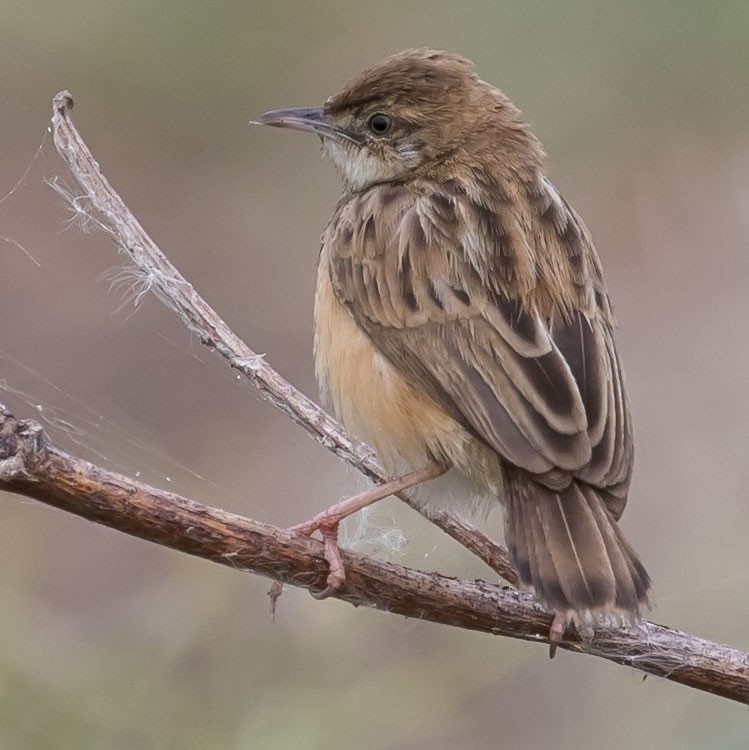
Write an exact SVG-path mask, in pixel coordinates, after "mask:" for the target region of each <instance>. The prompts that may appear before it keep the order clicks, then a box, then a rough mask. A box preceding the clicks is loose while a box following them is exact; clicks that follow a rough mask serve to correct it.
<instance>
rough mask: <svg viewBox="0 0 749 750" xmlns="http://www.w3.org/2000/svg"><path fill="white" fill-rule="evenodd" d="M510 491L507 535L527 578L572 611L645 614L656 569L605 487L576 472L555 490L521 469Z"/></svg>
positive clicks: (550, 601) (579, 616) (551, 602)
mask: <svg viewBox="0 0 749 750" xmlns="http://www.w3.org/2000/svg"><path fill="white" fill-rule="evenodd" d="M506 491H507V497H506V500H507V503H506V511H505V537H506V541H507V545H508V547H509V550H510V555H511V557H512V560H513V563H514V565H515V568H516V570H517V572H518V575H519V577H520V581H521V583H522V584H523V585H524V586H526V587H529V588H532V589H533V591H534V593H535V595H536V596H537V598H538V599H539V600H540V601H542V602H543V603H544V604H546V605H547V606H548V607H550V608H551V609H553V610H554V611H555V612H557V613H560V614H564V615H566V616H567V618H569V619H574V620H577V621H581V620H586V619H587V618H588V613H590V614H591V615H593V616H596V615H601V614H608V613H618V614H621V615H624V616H625V617H627V618H628V619H630V620H631V619H637V618H638V617H639V615H640V607H641V606H643V605H647V603H648V589H649V588H650V576H649V575H648V574H647V571H646V570H645V568H644V566H643V564H642V563H641V562H640V560H639V558H638V556H637V553H636V552H635V551H634V550H633V549H632V547H631V546H630V544H629V542H628V541H627V540H626V539H625V538H624V535H623V534H622V532H621V531H620V530H619V526H618V525H617V523H616V520H615V519H614V517H613V516H612V515H611V513H610V511H609V510H608V509H607V507H606V503H605V502H604V496H603V494H602V491H600V490H598V489H596V488H594V487H591V486H590V485H587V484H585V483H583V482H579V481H576V480H575V481H573V482H571V484H570V485H569V486H568V487H567V488H566V489H564V490H561V491H554V490H552V489H549V488H548V487H545V486H543V485H540V484H537V483H536V482H534V481H532V480H531V479H530V478H526V477H519V476H515V477H512V478H511V479H510V481H509V482H508V486H507V487H506Z"/></svg>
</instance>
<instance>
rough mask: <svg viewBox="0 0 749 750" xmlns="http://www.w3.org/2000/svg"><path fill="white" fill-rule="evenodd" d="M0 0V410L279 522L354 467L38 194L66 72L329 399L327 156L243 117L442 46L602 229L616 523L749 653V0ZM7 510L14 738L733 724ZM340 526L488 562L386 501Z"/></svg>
mask: <svg viewBox="0 0 749 750" xmlns="http://www.w3.org/2000/svg"><path fill="white" fill-rule="evenodd" d="M1 15H2V20H1V22H0V98H1V100H2V113H0V196H4V195H6V194H7V193H9V192H11V191H12V192H11V194H10V195H8V196H7V197H6V199H5V200H4V201H3V202H2V203H0V316H1V317H0V320H2V334H1V335H0V401H4V402H6V403H7V404H8V405H9V406H10V407H11V408H12V409H13V410H14V412H15V413H16V414H17V415H18V416H19V417H35V418H38V419H42V420H43V421H44V423H45V425H46V427H47V429H48V432H49V434H50V435H51V437H52V438H53V439H54V440H55V441H56V443H57V444H59V445H61V446H63V447H66V448H69V449H72V450H75V451H76V452H78V453H80V454H82V455H85V456H87V457H89V458H91V459H92V460H95V461H98V462H100V463H103V464H104V465H106V466H108V467H112V468H115V469H117V470H120V471H123V472H126V473H129V474H136V473H138V474H139V476H140V477H141V478H143V479H145V480H147V481H149V482H151V483H154V484H157V485H159V486H162V487H168V488H170V489H173V490H175V491H178V492H181V493H183V494H186V495H188V496H191V497H195V498H196V499H199V500H202V501H204V502H208V503H210V504H214V505H218V506H221V507H224V508H228V509H231V510H235V511H238V512H241V513H245V514H248V515H250V516H253V517H255V518H258V519H260V520H264V521H270V522H273V523H277V524H291V523H293V522H296V521H300V520H303V519H305V518H307V517H308V516H310V515H311V514H312V513H313V512H314V511H316V510H318V509H321V508H323V507H325V506H327V505H328V504H329V503H330V502H331V501H334V500H336V499H338V498H340V497H343V496H345V495H347V494H349V493H351V492H352V491H355V490H358V489H360V488H361V487H362V486H363V485H362V480H361V479H360V478H359V477H358V476H357V475H356V474H355V473H354V472H352V471H349V470H347V469H346V468H345V467H344V466H343V465H342V464H341V463H340V462H339V461H337V460H335V459H334V458H333V457H332V456H331V455H330V454H328V453H327V452H326V451H325V450H324V449H322V448H321V447H319V446H317V445H315V444H314V443H313V442H312V441H310V440H309V439H308V438H307V437H306V436H305V435H304V434H303V433H302V432H301V431H300V430H299V429H295V428H294V427H293V426H292V425H291V424H290V423H289V422H288V420H286V419H285V418H284V417H283V416H281V415H280V414H279V413H277V412H275V411H273V410H272V409H271V408H270V407H268V406H267V405H265V404H263V403H262V402H260V400H259V399H258V398H257V396H256V395H255V394H254V393H253V392H251V391H250V390H249V389H248V388H247V387H246V386H244V385H243V384H242V383H241V382H238V381H237V379H236V376H235V375H234V374H233V373H231V372H230V371H229V370H228V368H227V367H226V366H225V364H224V363H223V362H222V361H219V360H218V358H217V357H216V356H215V355H212V354H211V353H210V352H208V351H207V350H205V349H203V348H202V347H200V345H199V344H198V343H197V342H196V341H194V340H191V338H190V336H189V335H188V334H187V333H186V332H185V330H184V329H183V328H182V326H181V325H180V324H179V323H178V322H176V319H175V318H174V316H173V315H172V314H171V313H170V312H169V311H167V310H165V309H163V308H162V307H161V305H160V304H159V303H158V302H156V301H155V300H154V299H153V298H151V297H149V296H148V295H146V296H145V297H144V298H143V299H142V302H141V304H139V305H138V307H137V308H135V307H133V305H132V304H127V303H126V300H127V290H128V285H127V280H125V282H124V284H125V286H124V287H122V286H120V287H118V286H117V285H116V284H115V288H114V289H113V290H112V291H109V286H110V281H108V280H107V279H111V274H110V275H109V276H107V277H106V278H104V279H102V278H101V275H102V274H103V273H105V272H107V271H108V270H110V269H112V268H115V269H116V268H117V266H118V264H119V263H121V259H119V258H118V257H117V256H116V249H115V247H114V245H113V244H112V242H111V241H110V239H109V238H108V237H107V236H105V235H104V234H102V233H101V232H99V233H97V232H96V231H94V232H92V233H88V234H85V233H83V232H82V231H81V227H80V223H79V222H71V221H70V220H71V213H70V211H69V209H68V207H67V206H66V205H65V203H64V201H62V200H61V199H60V197H59V196H58V195H56V194H55V193H54V192H53V191H52V190H50V188H49V187H48V186H47V185H46V184H45V183H44V180H45V178H52V177H54V176H55V175H59V176H60V177H61V178H63V179H66V173H65V169H64V167H63V166H62V163H61V161H60V160H59V159H58V157H57V155H56V154H55V153H54V149H53V147H52V145H51V143H50V142H49V139H48V138H47V140H46V141H44V138H45V132H46V127H47V120H48V116H49V111H50V102H51V98H52V96H53V94H54V93H55V92H56V91H58V90H59V89H61V88H64V87H67V88H69V89H70V90H71V91H72V93H73V95H74V97H75V99H76V105H77V106H76V109H75V117H76V119H77V122H78V125H79V127H80V128H81V130H82V132H83V134H84V136H85V137H86V138H87V140H88V142H89V144H90V145H91V147H92V148H93V150H94V152H95V154H96V156H97V157H98V158H99V160H100V161H101V164H102V167H103V168H104V170H105V172H106V174H107V175H108V177H109V178H110V179H111V180H112V182H113V183H114V184H115V186H116V187H117V188H118V189H119V190H120V191H121V193H122V195H123V196H124V198H125V200H126V201H128V203H129V205H130V207H131V208H132V209H133V210H134V211H135V213H136V215H137V216H138V217H139V218H140V220H141V222H142V223H143V225H144V226H145V227H146V228H147V229H148V230H149V231H150V232H151V233H152V236H153V237H154V238H155V239H156V240H157V241H158V242H159V243H160V244H161V246H162V248H163V249H164V250H165V251H166V252H167V254H168V255H169V256H170V257H171V259H172V260H173V261H174V262H175V263H176V264H177V266H178V267H179V268H180V269H181V270H182V272H183V273H184V274H185V275H186V276H187V277H188V278H189V279H190V280H191V281H192V282H193V283H194V284H195V286H196V287H197V288H198V289H199V290H200V291H201V292H202V293H203V294H204V295H205V297H206V298H207V299H208V300H209V301H210V302H211V303H212V304H213V305H214V306H215V307H216V308H217V309H218V311H219V312H221V313H222V314H223V315H224V316H225V318H226V320H227V321H228V322H229V323H230V324H231V325H233V326H234V327H235V329H236V330H237V332H238V333H239V334H240V335H242V336H243V337H245V338H246V340H247V341H248V343H249V344H250V345H251V346H253V347H254V348H255V349H256V350H257V351H260V352H265V353H267V356H268V359H269V361H270V362H271V363H272V364H273V365H274V366H275V367H276V368H278V369H279V370H280V371H281V372H282V373H284V374H285V375H286V376H287V377H288V378H289V379H290V380H291V381H292V382H294V383H295V384H296V385H298V386H299V387H301V388H302V389H303V390H304V391H306V392H308V393H310V394H315V393H316V389H315V385H314V380H313V374H312V366H311V309H312V293H313V285H314V268H315V261H316V254H317V248H318V237H319V234H320V232H321V230H322V228H323V227H324V224H325V222H326V220H327V217H328V216H329V214H330V211H331V208H332V206H333V204H334V202H335V200H336V197H337V194H338V180H337V176H336V175H335V173H334V170H333V167H332V165H331V164H330V163H329V162H325V163H321V161H320V158H319V151H318V147H317V145H316V142H315V141H314V139H311V138H309V137H302V136H300V135H295V134H290V133H279V132H278V131H272V130H263V129H260V128H252V127H250V126H248V125H247V121H248V120H249V119H250V118H251V117H254V116H256V115H257V114H259V113H260V112H262V111H263V110H265V109H269V108H272V107H278V106H283V105H292V104H315V103H319V102H321V101H322V100H324V98H325V97H327V96H328V95H329V94H330V93H332V92H333V91H335V90H336V89H337V88H338V87H339V86H340V85H341V84H342V83H343V82H344V81H345V80H346V79H347V78H349V77H350V76H352V75H353V74H355V73H356V72H358V71H359V70H360V69H361V68H362V67H364V66H366V65H368V64H370V63H372V62H374V61H376V60H377V59H379V58H380V57H382V56H383V55H385V54H387V53H390V52H393V51H396V50H399V49H402V48H404V47H408V46H418V45H429V46H434V47H439V48H448V49H451V50H455V51H459V52H461V53H463V54H464V55H466V56H468V57H471V58H473V59H474V60H475V61H476V63H477V65H478V70H479V72H480V74H481V75H482V77H484V78H486V79H488V80H490V81H492V82H495V83H497V84H498V85H500V86H502V87H503V88H504V89H505V90H506V91H507V92H508V93H509V94H510V95H511V96H512V97H513V98H514V100H515V101H516V102H517V103H518V104H519V105H520V106H521V107H522V108H523V110H524V111H525V113H526V116H527V118H528V119H529V121H530V122H531V123H532V125H533V126H534V129H535V131H536V133H537V134H538V135H539V136H540V137H541V139H542V140H543V141H544V143H545V146H546V148H547V151H548V152H549V154H550V174H551V177H552V179H554V181H555V182H556V183H557V185H558V186H559V187H560V189H561V190H562V192H563V193H564V195H565V196H566V197H567V198H568V199H569V200H570V201H571V202H572V203H573V204H574V205H575V206H576V207H577V209H578V210H579V211H580V212H581V213H582V215H583V216H584V217H585V219H586V221H587V222H588V224H589V226H590V227H591V229H592V231H593V233H594V236H595V237H596V239H597V244H598V247H599V250H600V253H601V255H602V257H603V260H604V264H605V266H606V273H607V279H608V282H609V286H610V289H611V292H612V295H613V298H614V301H615V303H616V307H617V312H618V315H619V318H620V323H621V329H620V332H619V342H620V346H621V349H622V351H623V355H624V360H625V364H626V367H627V373H628V382H629V388H630V392H631V397H632V402H633V406H634V412H635V418H636V427H637V453H638V459H637V468H636V479H635V483H634V489H633V492H632V494H631V500H630V506H629V508H628V509H627V512H626V513H625V516H624V523H623V525H624V528H625V530H626V532H627V534H628V536H629V537H630V538H631V539H632V541H633V543H634V544H635V546H636V547H637V549H638V550H639V551H640V552H641V554H642V556H643V558H644V560H645V561H646V563H647V565H648V567H649V569H650V572H651V573H652V575H653V578H654V581H655V597H656V603H657V609H656V610H655V612H654V613H653V615H652V616H653V618H654V619H655V620H657V621H660V622H665V623H668V624H671V625H674V626H676V627H679V628H682V629H684V630H687V631H691V632H694V633H697V634H700V635H702V636H706V637H708V638H712V639H716V640H718V641H723V642H728V643H731V644H732V645H735V646H738V647H742V648H745V649H749V630H748V629H747V622H748V621H749V603H748V601H749V600H748V598H747V596H746V592H747V589H749V572H747V567H748V565H749V545H747V536H748V534H747V530H748V528H749V504H748V503H747V497H746V494H747V490H746V488H747V486H748V485H749V468H747V467H748V466H749V464H748V463H747V455H749V403H747V400H746V398H745V395H746V392H747V384H749V345H748V344H747V333H746V325H747V320H749V295H748V294H747V290H749V253H748V252H747V247H748V246H749V176H748V169H749V90H748V89H747V84H746V74H747V70H749V44H748V43H747V40H748V39H749V4H748V3H747V2H746V0H734V1H729V0H724V1H723V2H720V3H707V2H704V3H666V2H664V3H657V4H655V3H650V2H646V0H636V1H633V2H626V3H625V2H618V3H617V2H593V0H589V1H583V0H573V1H568V2H564V3H554V4H552V3H549V2H540V1H536V0H531V1H526V2H522V3H521V2H510V1H506V2H504V1H503V2H479V1H478V0H477V1H475V2H464V3H454V4H453V3H434V2H410V3H403V2H393V1H391V0H380V2H377V3H364V2H333V1H331V2H325V3H301V2H299V3H288V2H279V1H278V0H276V1H275V2H233V3H232V2H224V3H221V2H219V3H201V2H195V1H194V0H189V1H188V0H185V1H184V2H182V3H153V2H152V3H146V2H116V1H115V0H102V1H101V2H97V3H93V2H82V1H80V0H68V2H66V3H52V2H13V1H12V0H5V2H4V3H3V7H2V14H1ZM35 154H36V156H35ZM27 169H28V172H27ZM24 174H25V176H24ZM89 228H93V227H89ZM19 246H20V247H19ZM123 303H125V304H123ZM2 510H3V522H2V525H1V526H0V602H2V605H1V606H0V748H3V750H5V748H8V749H11V750H14V749H15V748H22V749H25V748H33V749H36V748H59V749H61V750H68V749H70V750H74V749H75V750H80V749H81V748H105V749H109V748H118V749H119V748H122V749H126V748H127V749H128V750H130V749H135V750H140V749H141V748H142V749H144V750H145V749H150V748H184V749H188V748H201V749H204V748H264V749H269V750H270V749H273V748H279V749H280V748H283V749H286V748H299V749H300V750H304V749H306V748H327V749H329V750H337V749H338V748H351V747H361V748H373V749H380V748H388V749H392V750H405V749H406V748H408V749H409V750H422V749H426V748H429V750H446V749H448V748H449V749H450V750H453V749H454V748H478V749H483V748H487V749H488V748H498V747H506V748H535V747H545V748H559V749H560V750H564V749H566V748H576V749H578V750H582V749H585V748H599V747H601V746H605V747H607V748H609V749H612V750H613V749H614V748H630V747H645V748H650V747H658V748H704V747H707V746H710V747H719V748H744V747H746V745H747V739H748V738H749V729H748V728H747V714H746V710H745V709H743V708H742V707H740V706H738V705H734V704H729V703H727V702H726V701H721V700H718V699H716V698H712V697H710V696H707V695H704V694H699V693H697V692H692V691H690V690H687V689H686V688H683V687H679V686H675V685H672V684H670V683H667V682H665V681H662V680H657V679H654V678H649V679H648V680H647V681H645V682H643V681H642V678H641V675H640V674H639V673H635V672H634V671H629V670H627V669H623V668H618V667H614V666H612V665H610V664H606V663H604V662H600V661H597V660H594V659H587V658H581V657H575V656H572V655H569V654H566V653H562V654H561V655H560V656H559V657H558V658H557V660H556V661H555V662H553V663H550V662H549V661H548V657H547V652H546V649H545V648H542V647H539V646H534V645H530V644H524V643H519V642H515V641H511V640H500V639H492V638H490V637H487V636H481V635H476V634H473V633H466V632H460V631H456V630H449V629H447V628H440V627H436V626H433V625H430V624H426V623H419V622H411V621H405V620H402V619H398V618H395V617H392V616H387V615H384V614H381V613H377V612H373V611H364V610H358V611H356V610H353V609H352V608H351V607H348V606H346V605H344V604H340V603H337V602H326V603H319V602H315V601H314V600H312V599H311V598H310V597H309V596H308V595H307V594H305V593H303V592H300V591H294V590H287V591H286V592H285V594H284V596H283V598H282V599H281V602H280V605H279V611H278V614H277V616H276V621H275V622H272V621H271V619H270V617H269V614H268V600H267V597H266V591H267V589H268V582H267V581H265V580H262V579H258V578H253V577H251V576H248V575H238V574H233V573H232V572H231V571H230V570H228V569H224V568H220V567H218V566H215V565H211V564H208V563H205V562H201V561H199V560H194V559H190V558H188V557H186V556H182V555H179V554H177V553H174V552H171V551H167V550H165V549H161V548H158V547H154V546H150V545H148V544H146V543H144V542H140V541H137V540H134V539H131V538H128V537H125V536H122V535H119V534H117V533H115V532H112V531H109V530H107V529H104V528H101V527H97V526H94V525H92V524H89V523H86V522H84V521H81V520H79V519H76V518H73V517H69V516H66V515H64V514H63V513H60V512H58V511H55V510H52V509H48V508H45V507H43V506H41V505H38V504H36V503H34V502H30V501H26V500H24V499H21V498H18V497H13V496H9V495H3V496H2ZM500 526H501V524H500V519H499V517H498V516H497V515H494V516H492V517H490V518H489V519H488V522H487V529H489V530H490V531H491V533H493V534H498V533H499V528H500ZM398 529H401V530H402V532H403V538H399V532H398ZM349 530H350V532H349V533H350V534H351V535H352V536H355V535H357V534H358V531H359V530H358V528H357V524H356V523H354V524H353V525H350V526H349ZM356 545H357V547H358V548H359V549H363V550H371V551H373V553H374V554H377V555H381V556H386V557H389V558H391V559H395V560H399V561H403V562H405V563H407V564H412V565H416V566H420V567H423V568H425V569H438V570H440V571H442V572H444V573H447V574H451V575H460V576H467V577H479V576H484V577H486V576H488V573H487V571H486V569H485V568H483V567H482V565H481V564H480V563H478V562H477V561H475V560H473V559H472V558H471V557H470V556H468V555H467V554H465V553H463V552H462V551H461V550H459V549H457V548H456V545H455V544H454V543H453V542H451V541H450V540H448V539H447V538H446V537H444V536H442V535H440V534H439V532H437V531H436V530H434V529H433V528H431V527H430V526H429V525H428V524H426V523H425V522H423V521H422V520H421V519H420V518H418V517H417V516H416V515H415V514H413V513H411V512H409V511H407V509H405V508H402V507H400V505H399V504H398V503H397V502H394V501H390V502H389V504H386V505H385V506H384V507H382V508H379V509H378V510H377V511H376V512H375V513H374V514H373V516H372V517H371V518H370V522H369V524H368V526H367V529H366V530H365V533H364V535H363V539H359V540H358V541H356Z"/></svg>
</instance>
